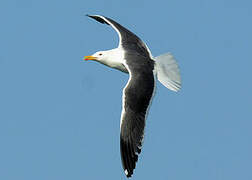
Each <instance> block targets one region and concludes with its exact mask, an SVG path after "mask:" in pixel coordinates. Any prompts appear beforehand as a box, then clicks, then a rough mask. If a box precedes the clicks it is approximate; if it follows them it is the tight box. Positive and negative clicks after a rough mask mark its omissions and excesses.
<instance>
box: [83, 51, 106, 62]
mask: <svg viewBox="0 0 252 180" xmlns="http://www.w3.org/2000/svg"><path fill="white" fill-rule="evenodd" d="M105 54H106V53H105V52H104V51H98V52H96V53H94V54H93V55H91V56H85V57H84V60H86V61H88V60H94V61H102V60H103V59H104V58H105Z"/></svg>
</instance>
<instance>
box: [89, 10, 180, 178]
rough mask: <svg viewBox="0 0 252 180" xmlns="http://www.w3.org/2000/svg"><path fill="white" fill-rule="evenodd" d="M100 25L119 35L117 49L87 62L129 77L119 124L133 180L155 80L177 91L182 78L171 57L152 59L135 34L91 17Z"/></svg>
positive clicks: (123, 156)
mask: <svg viewBox="0 0 252 180" xmlns="http://www.w3.org/2000/svg"><path fill="white" fill-rule="evenodd" d="M88 16H89V17H91V18H93V19H95V20H97V21H98V22H100V23H104V24H107V25H111V26H112V27H113V28H114V29H115V30H116V32H117V33H118V35H119V45H118V47H117V48H115V49H112V50H107V51H98V52H96V53H95V54H93V55H92V56H85V60H94V61H98V62H100V63H102V64H104V65H106V66H109V67H111V68H115V69H117V70H120V71H122V72H125V73H129V80H128V82H127V84H126V86H125V88H124V89H123V95H122V113H121V120H120V151H121V160H122V165H123V169H124V172H125V174H126V176H127V177H131V175H132V174H133V170H134V169H135V167H136V162H137V160H138V155H139V154H140V152H141V147H142V142H143V138H144V128H145V123H146V117H147V113H148V109H149V107H150V104H151V100H152V98H153V96H154V91H155V84H156V79H158V80H159V81H160V82H161V83H162V84H163V85H164V86H165V87H167V88H169V89H171V90H173V91H178V90H179V89H180V87H181V81H180V74H179V69H178V65H177V63H176V61H175V60H174V58H173V56H172V55H171V54H169V53H168V54H164V55H161V56H158V57H153V56H152V54H151V52H150V50H149V48H148V47H147V45H146V44H145V43H144V42H143V41H142V40H141V39H140V38H138V37H137V36H136V35H135V34H134V33H132V32H130V31H129V30H128V29H126V28H124V27H123V26H122V25H120V24H119V23H117V22H115V21H114V20H112V19H110V18H107V17H104V16H100V15H88Z"/></svg>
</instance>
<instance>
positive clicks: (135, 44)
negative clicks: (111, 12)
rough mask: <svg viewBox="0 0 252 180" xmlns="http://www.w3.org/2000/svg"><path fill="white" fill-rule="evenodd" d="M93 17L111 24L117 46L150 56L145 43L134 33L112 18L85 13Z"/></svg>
mask: <svg viewBox="0 0 252 180" xmlns="http://www.w3.org/2000/svg"><path fill="white" fill-rule="evenodd" d="M87 16H88V17H91V18H93V19H95V20H96V21H98V22H100V23H103V24H107V25H111V26H112V27H113V28H114V29H115V30H116V32H117V33H118V35H119V46H122V47H123V48H124V49H126V50H133V51H137V52H138V53H140V54H141V55H142V56H145V57H150V56H151V53H150V50H149V49H148V47H147V46H146V44H145V43H143V42H142V40H141V39H140V38H139V37H137V36H136V35H135V34H134V33H132V32H130V31H129V30H128V29H126V28H125V27H123V26H122V25H120V24H119V23H117V22H115V21H114V20H112V19H110V18H107V17H105V16H100V15H87Z"/></svg>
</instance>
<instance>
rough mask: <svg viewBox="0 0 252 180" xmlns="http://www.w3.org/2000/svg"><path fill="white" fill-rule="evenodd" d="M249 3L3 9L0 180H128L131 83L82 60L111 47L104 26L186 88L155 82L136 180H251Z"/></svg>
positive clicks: (103, 1)
mask: <svg viewBox="0 0 252 180" xmlns="http://www.w3.org/2000/svg"><path fill="white" fill-rule="evenodd" d="M251 7H252V3H251V1H248V0H247V1H246V0H241V1H234V0H229V1H227V0H211V1H210V0H191V1H185V0H184V1H177V0H169V1H161V0H155V1H148V2H147V1H136V2H135V1H132V0H130V1H122V0H119V1H118V0H111V1H107V0H100V1H98V0H92V1H87V0H82V1H80V0H77V1H59V0H51V1H49V0H44V1H35V0H23V1H20V0H15V1H14V0H8V1H7V0H2V1H1V2H0V22H1V28H0V49H1V51H0V144H1V145H0V146H1V147H0V179H4V180H15V179H19V180H33V179H36V180H69V179H75V180H84V179H94V180H98V179H99V180H100V179H125V175H124V173H123V170H122V167H121V159H120V151H119V126H120V114H121V92H122V89H123V87H124V86H125V84H126V82H127V79H128V75H127V74H123V73H121V72H119V71H117V70H113V69H109V68H107V67H105V66H103V65H101V64H98V63H95V62H84V61H82V57H83V56H85V55H90V54H93V53H94V52H96V51H98V50H107V49H111V48H114V47H116V46H117V41H118V37H117V34H116V33H115V32H114V31H113V29H112V28H111V27H109V26H105V25H102V24H99V23H97V22H95V21H93V20H91V19H88V18H87V17H86V16H85V14H101V15H105V16H108V17H111V18H113V19H115V20H116V21H118V22H119V23H121V24H122V25H124V26H125V27H127V28H129V29H130V30H131V31H132V32H134V33H136V34H137V35H138V36H139V37H141V38H142V39H143V40H144V41H145V42H146V43H147V45H148V46H149V48H150V49H151V51H152V54H153V55H154V56H156V55H159V54H162V53H165V52H172V53H173V54H174V56H175V57H176V59H177V60H178V63H179V65H180V69H181V76H182V80H183V87H182V90H181V91H180V92H179V93H174V92H172V91H169V90H168V89H166V88H165V87H163V86H162V85H161V84H160V83H158V84H157V91H156V95H155V98H154V100H153V103H152V107H151V108H150V112H149V116H148V119H147V127H146V136H145V141H144V146H143V151H142V153H141V155H140V159H139V162H138V163H137V168H136V170H135V173H134V176H133V178H132V180H134V179H164V180H169V179H172V180H184V179H186V180H202V179H204V180H213V179H215V180H222V179H228V180H237V179H242V180H251V179H252V173H251V162H252V154H251V152H252V142H251V138H252V131H251V126H252V122H251V120H252V109H251V107H252V95H251V92H252V83H251V77H252V73H251V67H252V54H251V50H252V49H251V47H252V34H251V32H252V24H251V19H252V9H251Z"/></svg>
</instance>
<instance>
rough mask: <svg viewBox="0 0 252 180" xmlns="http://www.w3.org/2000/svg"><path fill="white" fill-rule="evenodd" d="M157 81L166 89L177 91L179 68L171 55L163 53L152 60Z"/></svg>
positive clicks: (179, 82) (178, 87)
mask: <svg viewBox="0 0 252 180" xmlns="http://www.w3.org/2000/svg"><path fill="white" fill-rule="evenodd" d="M154 60H155V61H156V70H157V78H158V80H159V81H160V82H161V83H162V84H163V85H164V86H165V87H167V88H168V89H170V90H172V91H179V90H180V88H181V79H180V73H179V67H178V64H177V63H176V61H175V59H174V57H173V56H172V54H171V53H165V54H162V55H160V56H157V57H155V58H154Z"/></svg>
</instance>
